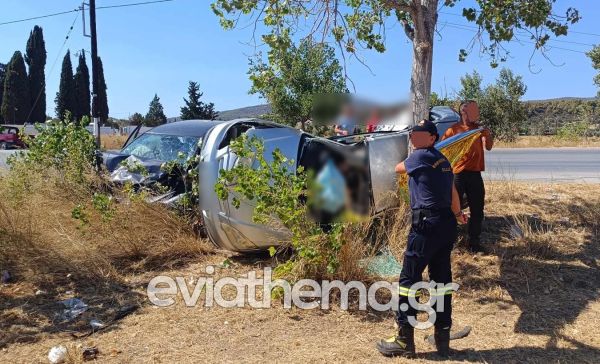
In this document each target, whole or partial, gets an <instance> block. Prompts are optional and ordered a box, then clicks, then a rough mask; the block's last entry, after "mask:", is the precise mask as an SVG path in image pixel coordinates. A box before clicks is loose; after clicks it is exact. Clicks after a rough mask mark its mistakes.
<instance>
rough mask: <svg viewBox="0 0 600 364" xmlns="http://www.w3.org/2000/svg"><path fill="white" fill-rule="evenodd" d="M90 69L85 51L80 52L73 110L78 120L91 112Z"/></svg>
mask: <svg viewBox="0 0 600 364" xmlns="http://www.w3.org/2000/svg"><path fill="white" fill-rule="evenodd" d="M90 95H91V94H90V71H89V69H88V66H87V64H86V62H85V51H84V50H81V52H80V53H79V63H78V64H77V70H76V71H75V105H76V107H75V110H74V111H73V113H74V115H73V116H74V117H75V120H76V121H79V120H81V118H82V117H84V116H90V114H91V110H90V108H91V100H90V98H91V96H90Z"/></svg>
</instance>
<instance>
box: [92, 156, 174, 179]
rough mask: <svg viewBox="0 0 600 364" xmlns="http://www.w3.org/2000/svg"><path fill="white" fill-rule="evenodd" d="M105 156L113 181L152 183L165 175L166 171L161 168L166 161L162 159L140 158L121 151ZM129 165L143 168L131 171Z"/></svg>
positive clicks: (105, 162)
mask: <svg viewBox="0 0 600 364" xmlns="http://www.w3.org/2000/svg"><path fill="white" fill-rule="evenodd" d="M103 158H104V165H105V166H106V169H107V170H108V171H109V172H110V179H111V181H113V182H120V183H125V182H131V183H133V184H150V183H154V182H156V181H158V180H160V179H161V178H162V177H163V176H164V175H165V172H164V171H163V170H162V169H161V166H162V165H163V164H164V163H165V162H164V161H161V160H157V159H146V158H139V157H136V156H134V155H128V154H123V153H120V152H107V153H104V154H103ZM123 164H126V165H123ZM127 166H136V167H137V166H139V167H140V168H139V169H141V170H140V171H134V172H131V171H130V168H128V167H127Z"/></svg>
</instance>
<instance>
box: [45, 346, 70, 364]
mask: <svg viewBox="0 0 600 364" xmlns="http://www.w3.org/2000/svg"><path fill="white" fill-rule="evenodd" d="M66 358H67V348H65V347H64V346H62V345H61V346H55V347H53V348H52V349H50V351H49V352H48V360H49V361H50V363H52V364H60V363H64V362H65V360H66Z"/></svg>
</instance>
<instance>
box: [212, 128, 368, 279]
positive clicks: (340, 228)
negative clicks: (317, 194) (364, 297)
mask: <svg viewBox="0 0 600 364" xmlns="http://www.w3.org/2000/svg"><path fill="white" fill-rule="evenodd" d="M230 148H231V149H232V151H233V152H234V153H235V154H236V155H237V156H238V157H239V163H237V165H236V166H234V167H233V168H232V169H231V170H228V171H226V170H221V171H220V177H219V180H218V182H217V184H216V186H215V191H216V193H217V195H218V196H219V198H220V199H222V200H225V199H228V198H229V194H230V192H235V193H236V194H238V195H240V196H242V197H243V198H245V199H248V200H252V201H253V204H255V209H254V214H253V220H254V222H255V223H260V224H269V223H272V222H273V220H274V219H277V220H279V221H280V222H281V223H282V224H283V225H284V226H285V227H286V228H287V229H288V230H289V231H290V232H291V241H290V242H289V244H290V245H291V247H292V248H293V250H294V254H293V256H292V257H291V258H290V259H289V260H288V261H286V262H284V263H282V264H280V265H279V266H277V267H276V269H275V273H276V274H277V275H278V276H280V277H286V278H289V279H296V278H298V277H307V276H310V277H314V278H324V277H332V276H334V275H335V274H336V273H338V271H339V269H340V251H341V250H342V247H343V246H344V243H345V240H344V239H343V235H344V234H343V233H344V230H345V228H346V227H347V226H348V223H342V222H335V223H332V224H329V225H327V227H326V228H325V227H322V226H320V225H319V224H317V223H316V222H315V221H313V220H312V219H311V217H310V216H309V205H310V200H311V198H310V196H311V194H312V192H311V191H314V190H315V188H314V186H312V182H311V181H312V178H311V175H310V173H307V172H306V171H304V169H303V168H302V167H299V168H298V169H297V170H296V169H295V165H296V164H295V161H294V160H289V159H287V158H286V157H285V156H284V155H283V154H282V153H281V151H280V150H279V149H275V150H274V151H273V153H272V161H270V162H267V160H266V158H265V155H264V144H263V143H262V141H261V140H259V139H258V138H256V137H252V138H248V137H247V136H246V135H243V136H242V137H240V138H238V139H236V140H235V141H233V142H232V143H231V145H230ZM228 186H232V187H228ZM231 200H232V204H233V206H234V207H236V208H238V207H239V206H240V200H239V199H238V197H236V196H232V197H231ZM271 253H272V254H274V253H275V249H271ZM353 263H357V262H356V261H354V262H353Z"/></svg>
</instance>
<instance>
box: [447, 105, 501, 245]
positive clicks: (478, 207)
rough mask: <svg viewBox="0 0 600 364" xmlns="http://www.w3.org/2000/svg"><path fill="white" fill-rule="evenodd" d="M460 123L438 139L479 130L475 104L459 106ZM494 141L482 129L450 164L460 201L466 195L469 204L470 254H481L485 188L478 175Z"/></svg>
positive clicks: (486, 129)
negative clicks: (475, 138)
mask: <svg viewBox="0 0 600 364" xmlns="http://www.w3.org/2000/svg"><path fill="white" fill-rule="evenodd" d="M459 112H460V121H459V122H457V123H455V124H454V125H452V126H451V127H450V128H448V130H446V132H445V133H444V135H443V136H442V140H444V139H446V138H450V137H451V136H454V135H456V134H460V133H464V132H467V131H469V130H473V129H477V128H481V125H480V124H479V106H478V105H477V102H475V101H472V100H469V101H465V102H463V103H461V104H460V107H459ZM493 146H494V138H493V137H492V133H491V132H490V130H489V129H488V128H484V129H483V132H482V133H481V138H478V139H477V140H475V141H474V142H473V144H472V145H471V148H470V149H469V150H468V151H467V153H465V155H464V156H463V157H462V158H461V159H460V160H459V161H458V162H456V163H455V164H454V166H453V168H452V171H453V173H454V176H455V178H454V185H455V186H456V190H457V191H458V195H459V197H460V198H461V199H463V196H466V201H461V202H463V203H461V205H464V202H468V204H469V212H470V213H471V216H470V218H469V226H468V233H469V239H468V244H469V249H470V250H471V251H473V252H479V251H482V248H481V239H480V235H481V225H482V223H483V207H484V201H485V187H484V185H483V178H481V172H483V171H484V170H485V159H484V151H483V148H484V147H485V149H486V150H492V147H493Z"/></svg>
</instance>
